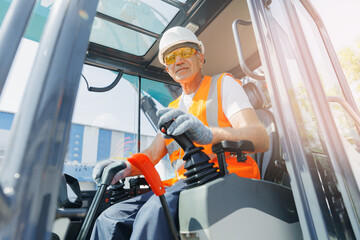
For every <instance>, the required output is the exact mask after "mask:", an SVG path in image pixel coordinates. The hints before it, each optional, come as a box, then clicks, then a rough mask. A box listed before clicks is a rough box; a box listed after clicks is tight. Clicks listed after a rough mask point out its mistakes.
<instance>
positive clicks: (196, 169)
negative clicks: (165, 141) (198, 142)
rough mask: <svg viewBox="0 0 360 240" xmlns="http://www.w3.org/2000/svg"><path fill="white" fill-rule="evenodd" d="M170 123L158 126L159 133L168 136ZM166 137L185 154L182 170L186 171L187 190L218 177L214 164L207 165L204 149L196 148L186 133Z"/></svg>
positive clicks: (207, 159) (207, 158)
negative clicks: (172, 140) (175, 143)
mask: <svg viewBox="0 0 360 240" xmlns="http://www.w3.org/2000/svg"><path fill="white" fill-rule="evenodd" d="M172 122H173V120H172V121H169V122H167V123H165V124H163V125H162V126H160V131H161V132H162V133H164V134H166V135H168V134H167V129H168V128H169V126H170V125H171V123H172ZM168 136H169V137H172V138H173V139H174V140H175V141H176V142H177V143H178V144H179V145H180V147H181V148H182V149H183V150H184V152H185V154H184V157H183V159H184V160H185V161H186V162H185V166H184V168H185V169H186V170H187V171H186V172H185V173H184V175H185V176H186V179H185V183H186V184H187V186H188V188H190V187H195V186H198V185H201V184H204V183H206V182H208V181H210V180H212V179H215V178H217V177H218V176H219V172H218V171H217V170H218V169H217V168H214V163H209V160H210V158H209V156H208V155H206V154H205V153H204V152H203V151H202V150H203V149H204V148H203V147H196V146H195V145H194V144H193V142H192V141H191V140H190V139H189V137H188V136H187V135H186V133H183V134H180V135H177V136H174V135H168Z"/></svg>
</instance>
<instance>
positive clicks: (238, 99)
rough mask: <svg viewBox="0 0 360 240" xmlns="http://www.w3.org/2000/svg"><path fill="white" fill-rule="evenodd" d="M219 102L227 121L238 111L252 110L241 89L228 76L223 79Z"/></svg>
mask: <svg viewBox="0 0 360 240" xmlns="http://www.w3.org/2000/svg"><path fill="white" fill-rule="evenodd" d="M221 100H222V107H223V109H224V113H225V116H226V117H227V119H230V118H231V117H232V115H234V114H235V113H237V112H238V111H240V110H243V109H245V108H253V107H252V106H251V103H250V101H249V98H248V97H247V95H246V93H245V91H244V89H243V87H242V86H241V85H240V83H238V82H237V81H236V80H235V79H234V78H232V77H231V76H229V75H225V76H224V77H223V82H222V89H221Z"/></svg>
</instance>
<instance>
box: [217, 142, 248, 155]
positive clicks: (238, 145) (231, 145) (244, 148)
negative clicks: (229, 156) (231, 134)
mask: <svg viewBox="0 0 360 240" xmlns="http://www.w3.org/2000/svg"><path fill="white" fill-rule="evenodd" d="M212 151H213V153H216V154H217V153H218V152H232V153H239V154H243V153H244V152H253V151H255V146H254V144H253V143H252V142H251V141H247V140H241V141H237V142H235V141H225V140H224V141H221V142H219V143H217V144H215V145H214V146H212Z"/></svg>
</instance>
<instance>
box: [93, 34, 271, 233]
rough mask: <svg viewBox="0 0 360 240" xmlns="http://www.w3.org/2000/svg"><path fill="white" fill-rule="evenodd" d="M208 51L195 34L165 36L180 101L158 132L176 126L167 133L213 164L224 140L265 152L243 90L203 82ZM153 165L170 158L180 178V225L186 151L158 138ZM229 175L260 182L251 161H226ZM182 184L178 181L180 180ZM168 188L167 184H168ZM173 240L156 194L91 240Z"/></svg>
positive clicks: (174, 191) (112, 219)
mask: <svg viewBox="0 0 360 240" xmlns="http://www.w3.org/2000/svg"><path fill="white" fill-rule="evenodd" d="M204 52H205V48H204V46H203V44H202V42H201V41H199V40H198V39H197V37H196V36H195V34H193V33H192V32H191V31H190V30H188V29H186V28H183V27H173V28H171V29H169V30H167V31H166V32H165V33H164V35H163V36H162V38H161V41H160V45H159V61H160V62H161V63H162V64H164V65H165V66H166V70H167V72H168V73H169V75H170V76H171V77H172V78H173V79H174V81H176V82H178V83H179V84H180V85H181V87H182V90H183V93H182V95H181V96H180V97H179V98H178V99H177V100H175V101H174V102H172V103H170V105H169V108H166V109H163V110H160V111H158V113H157V114H158V115H159V117H160V120H159V126H160V125H162V124H164V123H166V122H169V121H171V120H174V121H173V122H172V124H171V125H170V126H169V128H168V129H167V134H169V135H180V134H182V133H186V134H187V136H188V137H189V138H190V139H191V140H192V141H193V142H194V143H195V144H197V145H201V146H203V147H204V151H205V153H207V154H208V155H209V156H210V158H212V159H214V162H215V165H216V164H217V162H216V159H215V158H214V157H215V156H214V154H212V152H211V146H212V145H213V144H215V143H218V142H220V141H222V140H232V141H238V140H250V141H252V142H253V143H254V145H255V151H266V150H267V149H268V147H269V138H268V135H267V133H266V130H265V128H264V126H263V125H262V124H261V123H260V122H259V120H258V118H257V116H256V114H255V111H254V110H253V108H252V107H251V105H250V102H249V100H248V99H247V96H246V94H245V93H244V90H243V89H242V87H241V84H240V83H239V82H237V81H236V80H235V79H233V78H232V76H231V75H228V74H221V75H217V76H213V77H209V76H203V74H202V72H201V69H202V67H203V65H204ZM143 153H144V154H146V155H147V156H148V157H149V159H150V160H151V161H152V163H153V164H154V165H155V164H157V163H158V162H159V161H160V159H162V158H163V157H164V156H165V155H166V154H167V153H169V155H170V159H171V163H172V166H173V167H174V169H175V171H176V178H174V179H172V180H171V181H170V184H169V185H172V186H171V187H169V188H167V193H166V194H165V197H166V199H167V202H168V204H169V208H170V212H171V214H172V215H173V217H174V220H175V222H176V223H177V222H178V221H177V220H178V219H177V216H178V215H177V205H178V197H179V193H180V192H181V190H182V189H183V188H184V186H185V184H184V182H183V180H181V178H184V177H183V173H184V172H185V170H184V169H183V164H184V161H183V160H182V157H183V154H184V152H183V150H182V149H181V148H180V147H179V146H178V145H177V144H176V142H174V141H173V140H172V139H165V138H164V137H163V136H162V134H160V133H159V134H157V136H156V137H155V139H154V141H153V143H152V144H151V145H150V146H149V147H148V148H147V149H146V150H144V151H143ZM113 161H115V160H106V161H104V162H100V163H99V164H98V165H97V166H96V167H95V168H94V172H93V177H94V179H95V181H98V180H99V179H100V177H101V173H102V170H103V169H104V168H105V167H106V166H107V165H109V164H110V163H112V162H113ZM227 163H228V165H229V166H228V168H229V171H230V173H235V174H237V175H239V176H241V177H250V178H259V169H258V167H257V165H256V163H255V161H254V160H253V159H251V158H250V157H248V159H247V160H246V162H240V163H238V162H237V161H236V159H233V158H231V157H229V159H227ZM126 164H127V168H126V169H124V170H122V171H120V172H119V173H117V174H116V175H115V177H114V180H113V183H115V182H117V181H119V180H120V179H122V178H125V177H127V176H133V175H139V174H140V172H139V171H138V170H137V169H136V168H135V167H132V166H131V165H130V164H129V163H128V162H127V163H126ZM179 179H180V180H179ZM168 183H169V182H168ZM130 238H131V239H171V238H172V236H171V232H170V230H169V227H168V225H167V222H166V219H165V215H164V213H163V211H162V209H161V204H160V201H159V199H158V198H157V197H156V196H154V195H153V194H152V192H149V193H146V194H143V195H141V196H137V197H135V198H132V199H129V200H127V201H124V202H120V203H118V204H116V205H114V206H112V207H110V208H109V209H107V210H106V211H104V212H103V213H102V214H101V215H100V217H99V218H98V219H97V221H96V224H95V227H94V230H93V233H92V239H130Z"/></svg>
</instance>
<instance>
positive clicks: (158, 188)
mask: <svg viewBox="0 0 360 240" xmlns="http://www.w3.org/2000/svg"><path fill="white" fill-rule="evenodd" d="M128 161H129V162H130V163H131V164H132V165H133V166H134V167H136V168H137V169H139V170H140V172H141V173H142V174H143V175H144V176H145V179H146V181H147V182H148V184H149V185H150V187H151V189H152V190H153V192H154V193H155V195H156V196H161V195H163V194H164V193H165V188H164V185H163V183H162V182H161V179H160V176H159V173H158V172H157V171H156V169H155V167H154V165H153V164H152V162H151V161H150V159H149V158H148V156H146V155H145V154H143V153H136V154H133V155H132V156H131V157H130V158H128Z"/></svg>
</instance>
